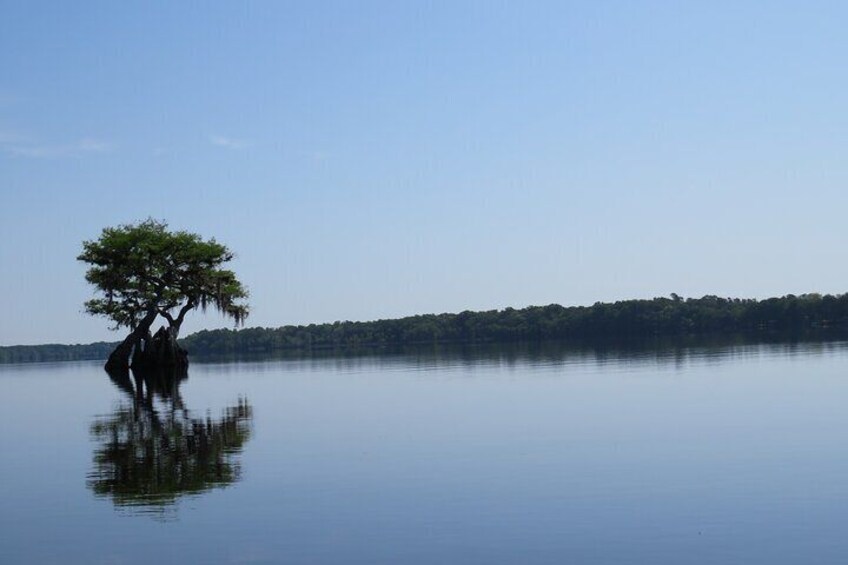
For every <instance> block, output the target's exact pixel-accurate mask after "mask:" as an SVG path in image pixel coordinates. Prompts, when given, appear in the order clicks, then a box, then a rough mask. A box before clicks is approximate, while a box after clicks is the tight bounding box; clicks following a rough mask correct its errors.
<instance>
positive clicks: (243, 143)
mask: <svg viewBox="0 0 848 565" xmlns="http://www.w3.org/2000/svg"><path fill="white" fill-rule="evenodd" d="M209 142H210V143H211V144H212V145H215V146H217V147H224V148H226V149H244V148H246V147H250V145H251V143H250V141H248V140H246V139H235V138H233V137H228V136H226V135H211V136H209Z"/></svg>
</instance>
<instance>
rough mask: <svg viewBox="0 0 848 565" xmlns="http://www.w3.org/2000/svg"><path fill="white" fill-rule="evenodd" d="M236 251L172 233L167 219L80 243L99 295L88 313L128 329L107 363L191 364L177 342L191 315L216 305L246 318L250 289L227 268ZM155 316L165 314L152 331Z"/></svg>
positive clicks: (115, 366)
mask: <svg viewBox="0 0 848 565" xmlns="http://www.w3.org/2000/svg"><path fill="white" fill-rule="evenodd" d="M232 258H233V253H232V252H231V251H230V250H229V249H228V248H227V247H226V246H224V245H222V244H220V243H218V242H217V241H215V239H210V240H204V239H203V238H201V237H200V236H199V235H197V234H195V233H189V232H185V231H174V232H172V231H169V230H168V224H167V223H166V222H163V221H158V220H154V219H148V220H145V221H143V222H139V223H137V224H127V225H121V226H118V227H111V228H105V229H104V230H103V233H102V234H101V235H100V237H99V238H98V239H97V240H93V241H85V242H83V252H82V253H81V254H80V255H79V257H77V259H78V260H79V261H83V262H85V263H88V264H89V265H90V267H89V269H88V271H87V272H86V274H85V279H86V280H87V281H88V282H89V283H91V284H92V285H94V287H95V288H96V290H97V293H98V295H99V296H97V297H96V298H93V299H91V300H89V301H87V302H86V303H85V310H86V312H88V313H89V314H92V315H96V316H105V317H106V318H108V319H109V320H111V321H112V323H113V328H112V329H115V330H118V329H121V328H127V329H129V330H130V333H129V335H128V336H127V337H126V338H125V339H124V341H122V342H121V343H120V344H119V345H118V347H116V348H115V350H114V351H113V352H112V354H111V355H110V356H109V360H108V361H107V362H106V369H107V370H109V371H113V370H119V371H126V370H127V369H128V368H129V366H130V360H132V366H133V367H134V368H149V367H176V368H178V369H184V368H185V367H187V366H188V355H187V353H186V351H185V350H184V349H182V348H181V347H180V346H179V344H178V343H177V338H178V337H179V334H180V327H181V326H182V323H183V320H185V316H186V314H188V312H190V311H191V310H194V309H197V308H201V309H202V310H204V311H205V310H206V309H207V308H208V307H209V306H212V307H213V308H215V309H216V310H218V311H219V312H221V313H222V314H223V315H224V316H227V317H229V318H232V319H233V320H234V321H235V323H236V325H237V326H238V325H240V324H242V323H243V322H244V319H245V318H246V317H247V314H248V306H247V304H246V303H245V302H244V300H245V299H246V298H247V296H248V294H247V289H246V288H245V287H244V286H243V285H242V284H241V282H239V280H238V279H237V278H236V275H235V273H233V272H232V271H230V270H227V269H224V268H222V265H223V264H224V263H227V262H228V261H230V260H231V259H232ZM158 316H161V317H163V318H164V319H165V320H167V322H168V325H167V327H166V326H162V327H161V328H160V329H159V331H158V332H157V333H156V335H155V336H152V335H151V334H150V327H151V326H152V325H153V323H154V321H156V318H157V317H158Z"/></svg>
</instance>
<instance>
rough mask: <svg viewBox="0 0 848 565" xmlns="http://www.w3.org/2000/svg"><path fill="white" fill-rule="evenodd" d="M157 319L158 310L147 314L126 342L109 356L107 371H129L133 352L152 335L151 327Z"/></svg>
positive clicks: (126, 338) (125, 339)
mask: <svg viewBox="0 0 848 565" xmlns="http://www.w3.org/2000/svg"><path fill="white" fill-rule="evenodd" d="M155 319H156V310H152V311H150V312H148V313H147V315H146V316H145V317H144V318H143V319H142V320H141V322H139V324H138V326H136V327H135V329H134V330H133V331H132V332H130V335H128V336H127V337H125V338H124V341H122V342H121V343H120V344H118V347H116V348H115V351H113V352H112V353H111V354H110V355H109V359H108V360H107V361H106V371H108V372H113V371H118V372H124V371H127V370H129V367H130V356H131V355H132V354H133V350H135V349H136V347H137V346H138V344H139V343H140V342H141V339H142V337H144V336H145V335H147V334H149V333H150V326H151V325H153V320H155Z"/></svg>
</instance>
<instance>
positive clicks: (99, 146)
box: [0, 131, 113, 159]
mask: <svg viewBox="0 0 848 565" xmlns="http://www.w3.org/2000/svg"><path fill="white" fill-rule="evenodd" d="M112 149H113V145H112V144H111V143H108V142H106V141H103V140H100V139H94V138H91V137H84V138H82V139H79V140H78V141H74V142H71V143H62V144H44V143H39V142H37V141H33V140H31V139H28V138H26V137H23V136H21V135H18V134H15V133H12V132H6V131H0V152H2V153H6V154H8V155H14V156H17V157H30V158H35V159H50V158H57V157H75V156H81V155H88V154H93V153H106V152H108V151H111V150H112Z"/></svg>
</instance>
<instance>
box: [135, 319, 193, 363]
mask: <svg viewBox="0 0 848 565" xmlns="http://www.w3.org/2000/svg"><path fill="white" fill-rule="evenodd" d="M133 368H134V369H165V368H168V369H174V370H176V371H178V372H181V371H182V372H184V371H185V370H186V369H187V368H188V352H187V351H186V350H185V349H183V348H182V347H180V345H179V343H177V338H176V336H175V335H174V332H173V331H171V330H170V329H168V328H166V327H165V326H162V327H161V328H159V331H157V332H156V334H154V335H153V337H149V336H148V337H147V338H145V339H143V340H141V341H140V344H139V347H138V349H137V350H136V355H134V356H133Z"/></svg>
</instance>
